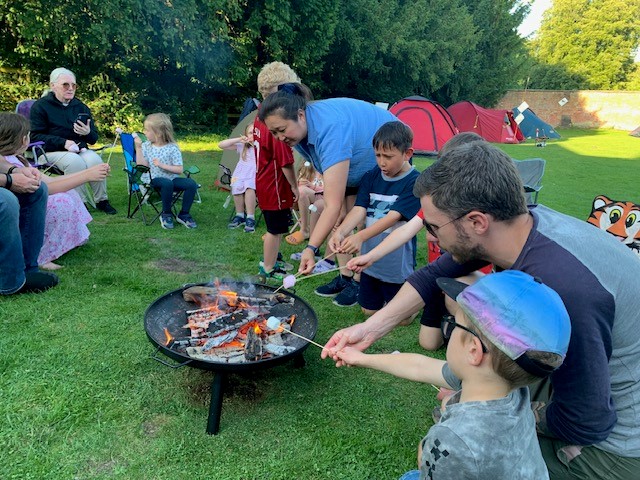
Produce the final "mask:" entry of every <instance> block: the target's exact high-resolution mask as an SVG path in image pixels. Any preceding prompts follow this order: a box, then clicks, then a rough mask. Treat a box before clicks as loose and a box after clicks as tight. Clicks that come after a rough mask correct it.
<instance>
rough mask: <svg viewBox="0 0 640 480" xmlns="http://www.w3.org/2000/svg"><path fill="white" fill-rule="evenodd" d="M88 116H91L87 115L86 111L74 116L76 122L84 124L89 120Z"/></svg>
mask: <svg viewBox="0 0 640 480" xmlns="http://www.w3.org/2000/svg"><path fill="white" fill-rule="evenodd" d="M90 118H91V115H89V114H88V113H79V114H78V116H77V117H76V122H82V123H84V124H86V123H87V120H89V119H90Z"/></svg>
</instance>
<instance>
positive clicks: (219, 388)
mask: <svg viewBox="0 0 640 480" xmlns="http://www.w3.org/2000/svg"><path fill="white" fill-rule="evenodd" d="M226 379H227V376H226V375H225V374H224V373H215V374H214V376H213V382H212V384H211V403H209V419H208V420H207V433H208V434H209V435H217V434H218V431H219V430H220V414H221V412H222V396H223V394H224V384H225V381H226Z"/></svg>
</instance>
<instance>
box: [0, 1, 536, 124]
mask: <svg viewBox="0 0 640 480" xmlns="http://www.w3.org/2000/svg"><path fill="white" fill-rule="evenodd" d="M527 8H528V3H527V2H526V1H525V0H499V1H496V0H479V1H473V0H415V1H406V0H306V1H304V2H301V1H294V2H278V1H275V0H255V1H249V0H172V1H169V0H166V1H162V2H158V1H157V0H126V1H125V0H65V1H64V2H58V3H53V4H51V3H50V2H47V1H46V0H30V1H28V2H22V3H16V2H13V1H10V0H0V9H2V11H3V16H2V17H1V18H0V40H1V41H2V44H1V45H2V47H0V53H1V54H2V55H0V68H3V67H4V68H5V69H7V68H8V69H13V70H12V71H15V70H18V71H19V72H20V76H21V81H23V80H24V79H26V80H24V81H25V84H24V85H20V86H19V87H12V88H9V89H5V90H3V91H2V93H1V94H0V97H2V99H1V101H2V102H3V103H5V104H7V105H12V104H15V102H16V101H17V100H18V99H20V98H23V97H25V96H33V91H34V90H37V89H39V88H42V87H44V86H45V85H46V84H47V81H48V74H49V72H50V71H51V70H52V69H53V68H55V67H58V66H66V67H67V68H70V69H71V70H73V71H74V72H75V73H76V75H77V76H78V84H79V85H81V86H82V88H81V89H80V90H79V91H78V95H79V98H81V99H82V100H83V101H85V102H86V103H87V104H89V105H90V106H92V108H95V109H96V114H97V117H96V118H97V119H99V120H100V124H101V125H102V126H103V128H105V129H112V127H114V126H117V125H119V126H124V127H127V126H132V125H135V124H136V122H139V119H140V117H141V116H142V115H143V114H148V113H151V112H156V111H162V112H165V113H168V114H170V115H171V117H172V119H173V122H174V124H175V126H176V128H177V129H178V130H181V131H192V132H198V131H202V130H203V129H207V130H211V129H215V130H219V129H220V128H224V126H226V123H227V114H228V113H230V112H232V113H239V110H240V105H241V104H242V101H243V99H244V98H243V97H246V96H255V94H256V85H255V81H256V76H257V74H258V71H259V70H260V68H261V67H262V65H264V64H265V63H267V62H271V61H274V60H280V61H284V62H286V63H288V64H290V65H291V66H292V67H293V68H294V69H295V70H296V72H297V73H298V74H299V75H300V77H301V78H302V80H303V81H304V82H305V83H306V84H308V85H309V86H310V87H311V89H312V91H313V92H314V94H315V95H316V97H318V98H323V97H330V96H351V97H356V98H361V99H365V100H384V101H389V102H393V101H396V100H398V99H400V98H402V97H405V96H408V95H412V94H421V95H424V96H427V97H432V98H435V99H436V100H439V101H440V102H442V103H444V104H445V105H448V104H450V103H453V102H455V101H457V100H460V99H470V100H473V101H476V102H478V103H481V104H483V105H490V104H492V103H494V102H495V100H496V99H497V98H498V97H500V95H502V93H503V92H504V91H505V90H506V89H507V88H509V87H512V86H514V84H515V83H517V81H518V78H519V75H520V67H521V64H522V62H523V58H524V52H523V49H522V40H521V39H520V37H518V35H517V33H516V28H517V26H518V25H519V23H520V22H521V21H522V18H523V16H524V14H525V13H526V11H527ZM2 81H3V80H2V78H0V82H2ZM4 83H10V82H4Z"/></svg>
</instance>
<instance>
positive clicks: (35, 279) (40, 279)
mask: <svg viewBox="0 0 640 480" xmlns="http://www.w3.org/2000/svg"><path fill="white" fill-rule="evenodd" d="M26 277H27V278H26V281H25V282H24V285H23V286H22V288H20V290H18V291H17V292H16V293H40V292H44V291H45V290H49V289H50V288H51V287H55V286H56V285H57V284H58V282H59V281H60V279H59V278H58V276H57V275H54V274H53V273H47V272H28V273H27V274H26Z"/></svg>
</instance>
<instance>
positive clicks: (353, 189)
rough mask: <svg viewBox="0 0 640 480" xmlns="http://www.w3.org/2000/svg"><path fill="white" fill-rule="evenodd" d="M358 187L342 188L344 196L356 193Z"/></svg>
mask: <svg viewBox="0 0 640 480" xmlns="http://www.w3.org/2000/svg"><path fill="white" fill-rule="evenodd" d="M359 188H360V187H347V188H345V190H344V196H345V197H350V196H351V195H358V189H359Z"/></svg>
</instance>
